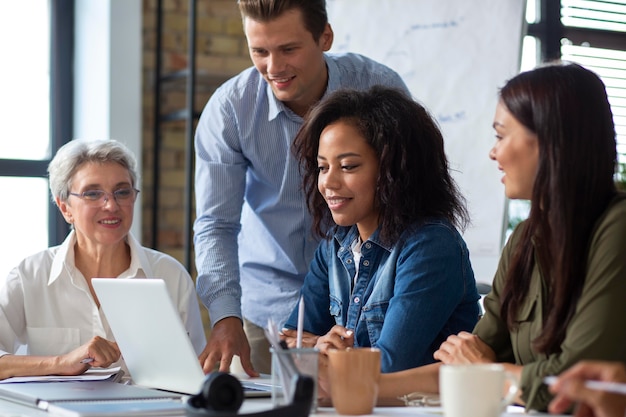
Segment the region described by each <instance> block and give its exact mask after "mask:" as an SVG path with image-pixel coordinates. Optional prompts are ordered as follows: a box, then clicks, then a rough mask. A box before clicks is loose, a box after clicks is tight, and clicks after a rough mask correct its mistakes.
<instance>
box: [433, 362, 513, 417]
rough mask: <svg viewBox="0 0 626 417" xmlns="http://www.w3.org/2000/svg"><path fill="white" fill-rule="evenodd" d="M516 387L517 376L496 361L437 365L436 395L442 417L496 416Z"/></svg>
mask: <svg viewBox="0 0 626 417" xmlns="http://www.w3.org/2000/svg"><path fill="white" fill-rule="evenodd" d="M505 390H506V394H505ZM518 390H519V384H518V382H517V379H516V378H515V377H514V376H513V375H511V374H510V373H508V372H506V370H505V369H504V366H502V365H499V364H471V365H441V367H440V368H439V395H440V398H441V406H442V408H443V413H444V415H445V416H446V417H468V416H480V417H499V416H500V414H501V413H502V412H503V411H504V409H505V408H506V406H507V405H509V404H511V403H512V402H513V401H514V399H515V395H516V394H517V392H518Z"/></svg>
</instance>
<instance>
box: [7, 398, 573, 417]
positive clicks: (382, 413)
mask: <svg viewBox="0 0 626 417" xmlns="http://www.w3.org/2000/svg"><path fill="white" fill-rule="evenodd" d="M271 408H272V402H271V399H269V398H254V399H252V398H249V399H246V400H245V401H244V403H243V405H242V407H241V409H240V410H239V412H238V414H239V415H245V414H246V413H253V412H259V411H265V410H269V409H271ZM521 414H524V409H523V408H522V407H509V408H508V410H507V411H506V412H504V413H502V415H501V417H519V416H520V415H521ZM180 415H181V414H178V415H176V416H180ZM371 415H372V416H375V417H396V416H407V417H408V416H412V417H416V416H417V417H419V416H424V417H428V416H431V417H432V416H440V417H441V416H442V415H443V413H442V411H441V409H440V408H436V407H376V408H375V409H374V413H373V414H371ZM532 415H536V416H548V415H550V416H553V417H565V416H554V415H552V414H543V413H534V414H532ZM51 416H52V414H49V413H47V412H45V411H42V410H38V409H35V408H32V407H28V406H24V405H20V404H17V403H13V402H10V401H6V400H0V417H51ZM176 416H172V417H176ZM311 416H324V417H336V416H339V414H337V413H336V412H335V409H334V408H332V407H319V408H318V410H317V412H316V413H315V414H311ZM160 417H164V416H162V415H161V416H160Z"/></svg>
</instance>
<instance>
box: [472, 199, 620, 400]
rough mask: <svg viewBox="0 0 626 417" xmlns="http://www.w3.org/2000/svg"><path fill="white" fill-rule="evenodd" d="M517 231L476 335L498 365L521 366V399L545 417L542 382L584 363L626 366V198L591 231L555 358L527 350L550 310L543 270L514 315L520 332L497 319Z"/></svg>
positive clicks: (545, 394) (614, 203)
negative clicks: (582, 276)
mask: <svg viewBox="0 0 626 417" xmlns="http://www.w3.org/2000/svg"><path fill="white" fill-rule="evenodd" d="M520 231H521V228H520V227H518V228H516V230H515V231H514V232H513V234H512V235H511V238H510V239H509V241H508V243H507V244H506V246H505V247H504V249H503V252H502V256H501V258H500V263H499V265H498V270H497V271H496V275H495V278H494V281H493V287H492V291H491V293H489V295H487V296H486V297H485V300H484V307H485V315H484V316H483V318H482V319H481V320H480V321H479V322H478V324H477V325H476V327H475V329H474V334H476V335H478V336H479V337H480V338H481V339H482V340H483V341H484V342H485V343H487V344H488V345H489V346H490V347H491V348H492V349H493V350H494V352H496V356H497V361H498V362H508V363H515V364H516V365H523V370H522V377H521V381H520V383H521V388H522V399H523V400H524V401H525V403H526V408H527V409H529V410H530V409H534V410H540V411H543V410H545V409H546V408H547V406H548V404H549V402H550V400H551V398H552V396H551V394H550V393H549V392H548V389H547V387H546V385H544V384H543V382H542V380H543V377H544V376H546V375H558V374H559V373H561V372H562V371H564V370H565V369H567V368H569V367H570V366H572V365H573V364H575V363H576V362H578V361H580V360H582V359H595V360H610V361H621V362H625V363H626V195H624V194H622V195H620V196H617V197H616V198H615V199H613V201H612V202H611V204H610V205H609V207H608V208H607V209H606V211H605V212H604V213H603V214H602V216H601V217H600V219H598V221H597V222H596V224H595V226H594V230H593V232H592V238H591V242H590V246H589V255H588V260H587V275H586V278H585V284H584V287H583V291H582V295H581V297H580V299H579V300H578V304H577V308H576V312H575V314H574V316H573V317H572V320H571V321H570V323H569V328H568V330H567V334H566V336H565V340H564V341H563V343H562V344H561V350H562V351H561V353H558V354H551V355H545V354H543V353H539V352H536V351H534V350H533V349H532V347H531V342H532V341H533V340H534V339H535V338H536V337H537V336H539V334H540V333H541V328H542V321H543V315H544V312H547V309H549V308H550V307H549V306H546V305H545V303H546V297H547V291H546V282H545V280H544V276H543V274H542V268H541V265H537V264H535V266H534V268H533V272H532V278H531V282H530V288H529V291H528V297H527V299H526V302H525V304H524V305H523V306H522V307H521V308H520V311H519V312H518V315H517V321H518V322H519V326H517V328H516V329H513V330H509V329H508V328H507V325H506V323H505V322H504V321H503V320H502V318H501V317H500V294H501V291H502V289H503V287H504V281H505V277H506V272H507V269H508V266H509V261H510V259H511V255H512V253H513V250H514V248H515V247H516V246H517V245H518V244H519V243H520V242H519V237H520Z"/></svg>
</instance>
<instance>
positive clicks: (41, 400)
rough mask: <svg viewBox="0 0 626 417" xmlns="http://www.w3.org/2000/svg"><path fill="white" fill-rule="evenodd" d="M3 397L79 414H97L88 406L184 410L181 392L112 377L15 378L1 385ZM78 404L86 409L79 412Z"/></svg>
mask: <svg viewBox="0 0 626 417" xmlns="http://www.w3.org/2000/svg"><path fill="white" fill-rule="evenodd" d="M0 398H2V399H5V400H9V401H13V402H16V403H19V404H23V405H27V406H31V407H36V408H39V409H41V410H45V411H48V412H50V413H51V414H55V415H67V416H77V417H78V416H94V415H95V414H93V413H91V412H87V411H86V410H87V409H91V410H92V411H95V410H100V411H98V412H101V411H104V410H106V409H108V410H112V409H119V408H124V407H125V408H126V409H125V412H124V413H122V414H123V415H142V414H146V413H147V414H146V415H148V414H149V415H158V414H167V415H183V414H184V403H183V401H182V397H181V395H180V394H174V393H170V392H164V391H157V390H152V389H148V388H144V387H140V386H134V385H124V384H119V383H117V382H111V381H67V382H14V383H8V384H2V385H0ZM76 408H79V409H84V410H85V411H84V412H82V411H81V412H77V411H76V410H75V409H76ZM118 415H121V414H118Z"/></svg>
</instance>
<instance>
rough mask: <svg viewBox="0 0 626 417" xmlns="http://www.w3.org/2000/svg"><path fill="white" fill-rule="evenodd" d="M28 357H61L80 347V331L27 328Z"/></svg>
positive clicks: (74, 329)
mask: <svg viewBox="0 0 626 417" xmlns="http://www.w3.org/2000/svg"><path fill="white" fill-rule="evenodd" d="M26 332H27V334H28V354H29V355H41V356H50V355H62V354H65V353H68V352H71V351H72V350H74V349H76V348H77V347H79V346H80V330H79V329H77V328H67V327H65V328H64V327H28V328H26Z"/></svg>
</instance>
